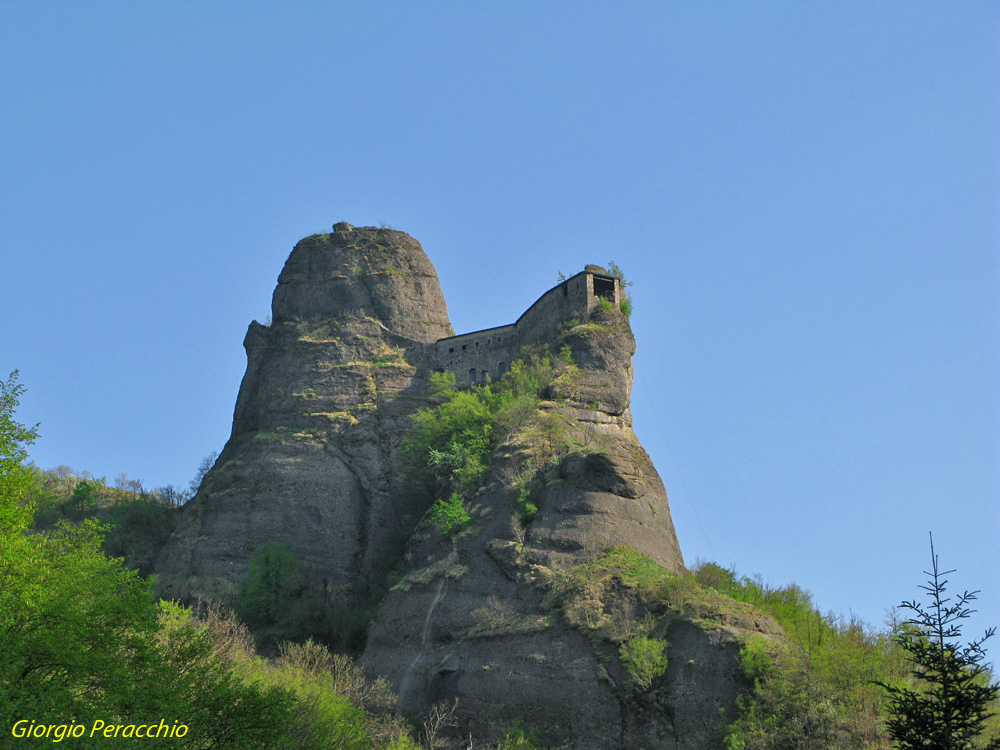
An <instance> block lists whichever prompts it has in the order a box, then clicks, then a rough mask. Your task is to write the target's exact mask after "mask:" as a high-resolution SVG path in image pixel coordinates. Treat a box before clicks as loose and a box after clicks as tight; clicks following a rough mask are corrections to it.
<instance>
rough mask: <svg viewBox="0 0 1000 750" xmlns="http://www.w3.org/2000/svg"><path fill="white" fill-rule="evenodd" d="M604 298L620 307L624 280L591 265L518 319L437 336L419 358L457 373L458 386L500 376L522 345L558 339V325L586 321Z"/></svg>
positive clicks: (438, 368) (440, 368)
mask: <svg viewBox="0 0 1000 750" xmlns="http://www.w3.org/2000/svg"><path fill="white" fill-rule="evenodd" d="M600 297H605V298H606V299H608V301H610V302H612V303H613V304H615V305H617V304H618V303H619V301H620V299H621V286H620V283H619V281H618V280H617V279H615V278H613V277H612V276H611V275H610V274H609V273H608V272H607V271H606V270H604V269H603V268H601V267H600V266H593V265H589V266H587V268H586V270H584V271H581V272H580V273H578V274H576V275H575V276H572V277H571V278H569V279H566V280H565V281H562V282H560V283H559V284H558V285H556V286H554V287H552V288H551V289H549V291H547V292H546V293H545V294H543V295H542V296H541V297H539V298H538V299H537V300H535V302H534V304H532V305H531V307H529V308H528V309H527V310H525V311H524V313H522V315H521V317H519V318H518V319H517V321H516V322H514V323H512V324H510V325H505V326H496V327H495V328H486V329H483V330H481V331H473V332H472V333H463V334H460V335H458V336H449V337H448V338H443V339H438V340H437V341H435V342H434V343H431V344H426V345H424V346H423V347H422V351H421V352H420V353H419V354H420V355H421V356H420V359H421V360H422V364H424V365H425V366H426V367H428V368H430V369H433V370H438V371H448V372H452V373H454V374H455V382H456V383H457V384H458V385H459V386H467V385H470V384H472V383H480V382H483V380H484V379H485V377H486V375H489V377H490V378H492V379H493V380H496V379H497V378H499V377H500V376H501V375H503V374H504V373H505V372H506V371H507V369H508V368H509V367H510V363H511V362H512V361H513V360H515V359H517V358H518V356H519V353H520V351H521V347H522V346H524V345H525V344H534V343H545V342H548V341H552V340H554V339H555V338H556V334H557V331H558V328H559V326H560V325H562V324H564V323H566V322H568V321H571V320H573V319H576V320H577V321H578V322H580V323H582V322H585V321H586V320H587V318H588V317H589V316H590V312H591V310H593V309H594V308H595V307H597V305H598V304H599V300H600Z"/></svg>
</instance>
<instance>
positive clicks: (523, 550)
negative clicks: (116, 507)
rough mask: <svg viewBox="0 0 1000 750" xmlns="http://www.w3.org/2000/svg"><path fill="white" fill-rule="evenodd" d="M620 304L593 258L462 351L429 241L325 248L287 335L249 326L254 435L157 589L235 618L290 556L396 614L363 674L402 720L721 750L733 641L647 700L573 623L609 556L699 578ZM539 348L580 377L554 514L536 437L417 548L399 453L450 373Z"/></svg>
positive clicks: (322, 580)
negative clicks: (446, 707) (243, 596)
mask: <svg viewBox="0 0 1000 750" xmlns="http://www.w3.org/2000/svg"><path fill="white" fill-rule="evenodd" d="M620 293H621V289H620V287H619V286H618V282H617V281H616V280H614V279H613V278H612V277H610V276H609V275H608V274H607V272H606V271H605V270H604V269H602V268H600V267H597V266H588V267H587V268H586V269H585V270H584V271H581V272H580V273H578V274H576V275H575V276H573V277H571V278H570V279H568V280H565V281H563V282H561V283H560V284H559V285H557V286H556V287H554V288H553V289H551V290H549V291H548V292H545V294H543V295H542V296H541V297H540V298H539V300H538V301H537V302H536V303H535V304H534V305H532V307H531V308H529V310H528V311H526V312H525V314H524V315H522V316H521V318H520V319H519V320H518V321H516V322H514V323H508V324H507V325H504V326H499V327H497V328H494V329H489V330H488V331H481V332H473V333H469V334H462V335H460V336H455V334H454V331H453V329H452V327H451V324H450V323H449V321H448V313H447V308H446V305H445V301H444V297H443V295H442V293H441V288H440V284H439V282H438V279H437V275H436V273H435V270H434V267H433V265H432V264H431V262H430V260H429V259H428V257H427V256H426V254H425V253H424V252H423V250H422V249H421V247H420V244H419V243H418V242H417V241H416V240H414V239H413V238H412V237H409V236H408V235H406V234H404V233H402V232H397V231H395V230H388V229H375V228H371V227H369V228H354V227H352V226H350V225H349V224H338V225H336V226H335V228H334V231H333V232H332V233H330V234H322V235H315V236H312V237H307V238H305V239H304V240H302V241H301V242H299V243H298V245H296V247H295V249H294V250H293V251H292V253H291V256H290V257H289V258H288V261H287V262H286V264H285V267H284V269H283V270H282V272H281V275H280V276H279V279H278V285H277V288H276V289H275V292H274V297H273V302H272V321H273V322H272V323H271V324H270V325H268V326H264V325H261V324H259V323H256V322H254V323H252V324H251V325H250V327H249V330H248V331H247V335H246V338H245V341H244V346H245V348H246V351H247V371H246V374H245V376H244V378H243V382H242V384H241V386H240V391H239V395H238V397H237V402H236V408H235V414H234V420H233V430H232V435H231V436H230V439H229V441H228V442H227V444H226V446H225V449H224V450H223V452H222V454H221V455H220V456H219V459H218V461H217V462H216V464H215V466H214V467H213V468H212V470H211V471H210V472H209V473H208V474H207V476H206V477H205V480H204V482H203V483H202V487H201V489H200V491H199V492H198V494H197V495H196V496H195V498H194V499H193V500H191V501H190V502H189V503H188V505H187V506H186V507H185V509H184V515H183V519H182V521H181V523H180V525H179V528H178V530H177V531H176V533H175V534H174V536H173V537H172V539H171V541H170V543H169V544H168V546H167V547H166V549H165V550H164V552H163V554H162V555H161V557H160V560H159V565H158V574H159V584H158V585H159V593H160V594H161V596H164V597H171V598H177V599H181V600H184V601H189V602H190V601H193V600H195V599H198V598H202V599H215V600H221V601H223V602H225V603H229V604H232V603H233V602H234V601H235V598H236V594H237V591H238V588H239V584H240V582H241V581H242V580H243V578H244V577H245V575H246V571H247V567H248V564H249V561H250V558H251V556H252V555H253V553H254V552H255V551H256V550H257V549H259V548H260V547H261V546H263V545H265V544H268V543H271V542H282V543H284V544H285V545H287V546H288V547H289V548H290V549H291V550H292V551H293V553H294V554H295V555H296V557H297V558H298V559H299V560H301V561H302V562H303V563H305V564H306V565H308V566H309V568H310V569H311V570H313V571H314V573H315V580H316V581H318V582H319V585H321V586H322V587H323V589H324V595H325V596H326V600H327V601H328V602H340V603H344V602H346V603H351V602H357V601H360V600H362V599H367V600H368V601H377V602H378V607H377V614H376V615H375V619H374V621H373V622H372V624H371V626H370V628H369V630H368V635H367V644H366V646H365V648H364V652H363V654H362V655H361V663H362V665H363V666H364V667H365V669H366V670H367V671H368V672H369V673H370V674H372V675H373V676H374V675H384V676H386V677H387V678H388V679H389V681H390V682H391V683H392V685H393V687H394V688H395V690H396V691H397V692H398V694H399V709H400V711H402V712H405V713H409V712H418V713H419V712H421V711H424V710H426V709H427V708H428V707H429V706H431V705H433V704H435V703H437V702H439V701H442V700H450V699H453V698H458V699H459V708H458V713H457V716H458V720H459V728H458V730H457V731H459V732H460V733H461V734H462V735H463V736H467V735H468V734H469V733H471V734H472V735H473V736H475V737H476V738H478V739H481V740H483V741H487V740H495V739H496V738H498V737H499V736H500V733H501V731H502V729H503V728H504V727H509V726H511V725H512V724H513V723H514V722H515V721H517V720H520V721H523V722H524V724H525V725H526V726H533V727H536V728H538V729H539V731H540V732H541V736H542V739H543V740H545V741H546V742H548V743H551V744H552V745H553V746H557V745H561V744H564V743H572V746H573V747H576V748H578V749H579V750H591V749H592V750H616V749H618V748H622V749H624V748H629V749H630V750H631V748H671V749H673V748H685V749H690V750H694V749H695V748H698V749H699V750H701V749H702V748H712V747H719V742H720V738H719V727H720V723H719V715H720V714H719V712H720V710H724V711H729V712H730V713H732V711H733V710H734V707H735V699H736V695H737V694H738V692H739V690H740V689H742V687H743V686H742V683H741V681H740V677H739V673H738V663H739V647H738V645H737V644H735V643H734V642H733V641H732V639H731V636H732V635H734V633H735V632H736V631H735V630H733V629H729V630H725V629H722V630H718V631H716V632H714V633H708V632H705V631H704V630H702V629H701V628H699V627H698V626H696V625H693V624H691V623H690V622H688V621H685V620H683V619H678V620H677V621H676V622H674V623H673V624H671V625H670V626H669V630H668V632H666V633H665V635H666V638H667V640H668V641H669V642H670V644H671V646H670V662H669V664H670V666H669V668H668V671H667V673H666V674H665V675H664V676H663V677H662V678H660V679H659V681H658V682H657V683H656V684H655V685H654V686H653V688H652V689H651V690H650V691H648V692H646V693H644V694H643V695H641V696H640V695H637V694H636V693H635V691H634V690H633V688H632V685H631V682H630V679H629V676H628V674H627V673H626V672H625V670H624V669H623V667H622V666H621V664H620V662H619V661H618V660H617V658H616V654H615V653H611V652H609V651H608V649H607V647H606V644H605V645H604V646H601V645H600V644H598V643H597V642H596V641H595V640H594V639H592V638H590V637H588V635H587V633H586V629H585V628H583V629H581V627H580V626H579V623H575V624H571V623H569V622H568V621H566V620H565V619H564V618H560V617H559V616H558V615H557V614H553V610H552V602H551V584H552V581H553V580H555V579H556V578H557V577H558V576H559V575H560V574H561V572H562V571H567V570H570V569H572V568H574V566H579V565H581V564H585V563H588V562H590V561H592V560H594V559H595V558H596V557H598V556H599V555H600V554H601V553H602V552H604V551H605V550H607V549H608V548H611V547H615V546H625V547H630V548H633V549H635V550H638V551H639V552H641V553H643V554H644V555H646V556H648V557H649V558H651V559H652V560H653V561H655V562H657V563H659V564H660V565H662V566H663V567H664V568H666V569H667V570H669V571H673V572H678V573H680V572H683V571H684V562H683V558H682V556H681V551H680V547H679V545H678V542H677V538H676V534H675V531H674V526H673V522H672V520H671V516H670V507H669V502H668V499H667V494H666V491H665V489H664V487H663V483H662V482H661V480H660V477H659V475H658V474H657V472H656V469H655V468H654V467H653V465H652V462H651V461H650V459H649V456H648V455H647V454H646V452H645V451H644V450H643V448H642V446H641V445H640V443H639V441H638V439H637V438H636V436H635V434H634V432H633V430H632V420H631V413H630V411H629V403H630V397H631V389H632V375H633V373H632V356H633V354H634V352H635V341H634V338H633V336H632V331H631V329H630V327H629V324H628V321H627V319H626V318H625V316H623V315H622V314H621V312H620V311H619V310H618V304H617V303H618V300H619V297H618V295H619V294H620ZM602 299H603V300H607V301H608V302H602V301H601V300H602ZM612 303H613V304H612ZM526 347H527V349H526ZM532 347H533V348H534V349H533V350H534V351H536V352H537V351H539V350H540V348H544V347H548V349H549V351H551V352H558V351H560V350H564V349H565V348H568V351H569V352H570V354H571V356H572V359H573V361H574V362H575V365H576V367H577V368H578V369H577V372H576V376H575V377H574V378H572V379H571V380H568V381H565V382H560V383H557V384H555V385H553V386H552V387H550V388H549V389H548V390H547V392H546V393H545V394H543V397H542V401H541V403H540V405H539V410H538V413H537V415H536V418H537V419H538V420H545V419H549V420H556V421H558V423H559V424H560V425H561V428H560V429H561V430H562V435H563V437H562V438H561V439H564V440H566V441H568V443H567V444H571V445H572V446H573V449H572V450H566V451H563V452H561V453H559V455H558V456H557V457H556V459H555V460H554V461H553V462H552V463H551V464H550V465H549V468H548V469H547V475H546V476H547V479H546V481H545V483H544V486H543V487H542V488H541V489H540V491H539V492H538V493H537V496H536V498H535V501H536V504H537V513H535V514H534V516H533V517H532V518H531V519H530V521H528V522H527V523H525V524H521V525H518V524H516V523H512V518H513V517H514V516H515V514H516V503H517V498H518V487H517V486H516V478H517V476H518V474H519V473H520V472H521V471H522V469H523V467H524V466H525V465H526V464H527V463H529V462H530V461H532V460H534V459H533V458H532V457H533V456H534V455H535V454H536V453H537V451H538V450H539V445H538V443H537V441H536V440H535V438H532V437H531V434H532V433H531V432H530V431H526V432H521V433H517V434H514V435H512V436H511V437H510V438H509V439H507V440H506V441H505V442H503V443H502V444H501V445H500V446H499V447H498V448H497V450H496V451H495V452H494V454H493V455H492V457H491V458H490V465H489V472H488V477H487V481H486V482H485V484H484V486H483V487H482V488H481V489H480V491H479V492H478V494H477V495H476V497H475V498H474V499H473V501H472V502H471V503H470V504H469V512H470V514H471V515H472V517H473V521H472V524H471V526H470V527H469V529H468V530H467V531H466V532H463V533H462V534H460V535H459V536H458V537H457V538H448V537H445V536H443V535H441V534H438V533H437V532H435V531H433V530H431V531H429V532H428V531H427V530H426V528H422V530H421V531H420V532H419V533H417V534H413V532H414V528H415V526H416V524H417V521H419V515H416V516H415V515H414V512H413V509H412V508H408V507H404V503H403V502H402V498H404V497H405V496H406V489H407V488H406V487H405V484H404V483H405V480H404V478H403V476H402V473H401V463H402V458H401V452H400V446H401V443H402V441H403V439H404V436H405V435H406V433H407V430H408V428H409V425H410V423H411V419H410V417H411V415H412V414H413V413H414V412H415V411H416V410H417V409H419V408H421V407H424V406H427V405H428V404H429V403H431V402H430V401H429V400H428V394H429V393H430V390H431V389H430V378H431V376H432V374H433V373H434V372H435V371H443V370H450V371H452V372H454V373H455V375H456V380H457V382H458V383H459V385H460V386H461V387H465V386H466V385H468V384H469V383H470V382H472V381H475V380H482V379H484V378H486V377H487V376H489V377H491V378H493V379H496V378H498V377H500V376H501V374H502V373H503V372H504V371H505V370H506V368H507V367H509V366H510V364H511V363H512V362H513V361H514V360H515V359H516V358H517V357H518V356H519V353H520V352H522V351H527V350H528V349H531V348H532ZM421 512H422V511H421ZM397 581H398V583H396V584H395V585H394V586H393V585H392V584H393V583H395V582H397ZM616 606H617V605H616ZM622 606H625V605H624V604H623V605H622ZM628 606H632V605H631V604H630V605H628ZM638 606H639V608H638V609H636V611H635V613H634V615H635V616H636V617H641V615H642V611H641V605H638ZM491 613H493V614H491ZM630 616H631V615H630ZM484 618H486V620H487V621H490V622H492V625H490V624H489V623H487V624H485V625H484ZM491 618H492V619H491Z"/></svg>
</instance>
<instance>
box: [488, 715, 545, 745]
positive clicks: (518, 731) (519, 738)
mask: <svg viewBox="0 0 1000 750" xmlns="http://www.w3.org/2000/svg"><path fill="white" fill-rule="evenodd" d="M546 748H547V746H546V745H543V744H542V742H541V740H539V739H538V732H537V731H536V730H535V729H533V728H532V729H524V727H523V726H522V723H521V721H520V720H518V721H515V722H514V725H513V726H511V727H508V728H507V729H505V730H504V732H503V737H501V739H500V744H499V745H497V747H496V750H546Z"/></svg>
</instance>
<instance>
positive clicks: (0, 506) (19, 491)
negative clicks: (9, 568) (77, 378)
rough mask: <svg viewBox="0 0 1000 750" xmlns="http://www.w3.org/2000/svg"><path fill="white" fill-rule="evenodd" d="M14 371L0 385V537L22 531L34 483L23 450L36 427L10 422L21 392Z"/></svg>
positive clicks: (28, 517)
mask: <svg viewBox="0 0 1000 750" xmlns="http://www.w3.org/2000/svg"><path fill="white" fill-rule="evenodd" d="M17 375H18V371H17V370H14V372H12V373H11V374H10V377H8V378H7V380H6V381H0V533H3V532H8V531H14V530H16V529H23V528H26V527H27V525H28V523H30V522H31V509H30V508H29V507H28V506H27V505H26V504H25V502H24V500H25V496H26V494H27V492H28V489H29V488H30V487H31V485H32V483H33V481H34V472H33V471H32V469H31V468H29V467H28V466H25V465H24V462H25V461H26V460H27V458H28V451H27V446H29V445H31V444H32V443H33V442H35V439H36V438H37V437H38V425H35V426H34V427H25V426H24V425H23V424H20V423H18V422H17V421H15V420H14V410H15V409H17V404H18V400H19V399H20V396H21V394H22V393H23V392H24V386H23V385H19V384H18V382H17ZM0 562H2V560H0Z"/></svg>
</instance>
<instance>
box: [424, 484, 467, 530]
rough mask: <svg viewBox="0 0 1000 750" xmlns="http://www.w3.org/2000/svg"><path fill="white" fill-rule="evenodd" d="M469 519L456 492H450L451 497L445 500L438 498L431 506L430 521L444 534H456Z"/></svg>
mask: <svg viewBox="0 0 1000 750" xmlns="http://www.w3.org/2000/svg"><path fill="white" fill-rule="evenodd" d="M471 520H472V518H471V517H470V516H469V514H468V512H467V511H466V510H465V505H464V504H463V503H462V498H461V497H459V494H458V493H457V492H453V493H451V497H450V498H448V499H447V500H438V501H437V502H436V503H435V504H434V507H433V508H431V523H433V524H434V525H435V526H437V528H438V531H440V532H441V533H442V534H444V535H445V536H453V535H454V534H457V533H458V532H460V531H461V530H462V529H464V528H465V527H466V526H467V525H468V523H469V521H471Z"/></svg>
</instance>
